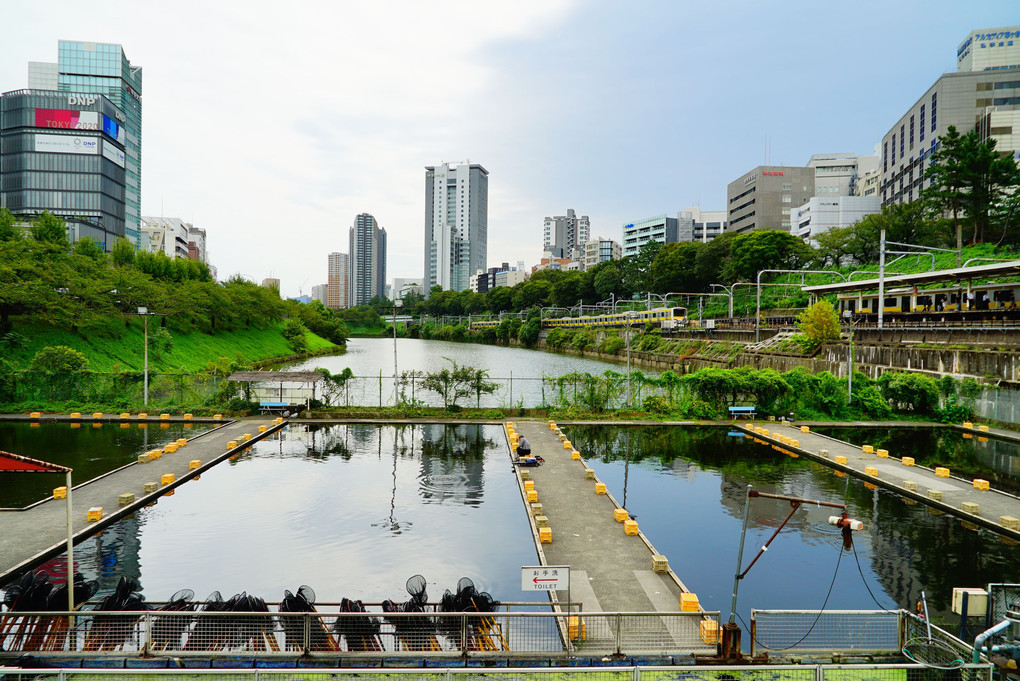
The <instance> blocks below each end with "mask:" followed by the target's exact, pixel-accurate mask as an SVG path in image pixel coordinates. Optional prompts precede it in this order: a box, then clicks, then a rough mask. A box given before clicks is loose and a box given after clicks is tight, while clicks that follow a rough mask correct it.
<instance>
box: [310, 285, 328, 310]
mask: <svg viewBox="0 0 1020 681" xmlns="http://www.w3.org/2000/svg"><path fill="white" fill-rule="evenodd" d="M328 296H329V284H314V285H313V286H312V300H317V301H319V302H320V303H322V304H323V305H325V304H326V303H327V302H328V301H329V298H328Z"/></svg>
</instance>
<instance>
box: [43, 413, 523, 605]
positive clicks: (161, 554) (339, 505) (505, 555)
mask: <svg viewBox="0 0 1020 681" xmlns="http://www.w3.org/2000/svg"><path fill="white" fill-rule="evenodd" d="M64 560H65V559H64V558H63V557H61V558H59V559H55V561H54V562H55V565H54V569H53V572H56V573H59V572H63V570H62V569H60V564H62V563H63V562H64ZM76 560H77V561H79V562H80V564H81V566H82V572H83V573H85V574H86V576H87V577H88V578H90V579H94V578H98V579H100V582H101V586H102V588H103V589H112V588H113V586H114V585H115V584H116V581H117V579H118V578H119V577H120V576H122V575H126V576H129V577H133V578H135V579H137V580H138V581H139V582H140V583H141V586H142V591H143V593H144V595H145V596H146V598H147V599H149V600H165V599H167V598H168V597H169V596H170V595H171V594H172V593H173V592H175V591H177V590H178V589H182V588H190V589H194V591H195V593H196V595H197V597H198V598H205V596H206V595H208V594H209V593H211V592H212V591H214V590H219V591H221V592H222V593H223V594H224V597H225V598H227V597H229V596H231V595H233V594H235V593H238V592H240V591H243V590H246V591H248V592H249V593H252V594H255V595H259V596H261V597H263V598H265V599H266V600H267V601H277V600H279V599H280V597H281V596H282V595H283V590H284V589H290V590H291V591H296V590H297V588H298V587H299V586H300V585H301V584H309V585H311V586H312V588H313V589H314V590H315V591H316V593H317V596H318V600H319V602H338V601H339V600H340V598H341V597H345V596H346V597H351V598H360V599H362V600H364V601H365V602H372V601H374V602H378V601H382V600H384V599H387V598H393V599H394V600H397V601H403V600H406V599H407V597H408V596H407V592H406V591H405V583H406V581H407V579H408V577H410V576H412V575H414V574H416V573H420V574H423V575H424V576H425V577H426V579H427V580H428V594H429V597H430V598H432V599H434V600H438V599H439V598H440V597H441V596H442V594H443V590H444V589H447V588H448V589H450V590H452V591H456V584H457V580H458V579H460V578H461V577H465V576H467V577H470V578H472V579H473V580H474V581H475V584H476V586H477V587H478V588H479V590H486V591H489V592H490V593H492V594H493V596H494V597H496V598H497V599H499V600H526V598H525V596H526V594H523V593H522V592H521V591H520V568H521V566H522V565H534V564H535V562H536V561H537V557H536V555H535V548H534V543H533V541H532V538H531V531H530V528H529V525H528V518H527V514H526V513H525V512H524V509H523V504H522V501H521V497H520V493H519V492H518V490H517V486H516V484H515V479H514V472H513V468H512V465H511V463H510V460H509V457H508V454H507V451H506V444H505V439H504V436H503V432H502V428H500V427H498V426H474V425H472V426H445V425H406V426H372V425H349V426H348V425H323V426H318V425H314V426H305V425H300V424H291V425H290V426H288V428H287V429H286V430H285V431H283V433H282V434H281V435H280V436H274V437H272V438H271V439H267V440H263V441H260V442H258V443H256V444H255V446H254V447H253V448H252V451H251V452H250V453H247V454H244V455H242V456H240V457H239V458H237V459H236V460H231V461H225V462H223V463H222V464H220V465H218V466H216V467H214V468H213V469H211V470H210V471H208V472H206V473H203V474H202V476H201V479H200V480H198V481H194V482H189V483H187V484H185V485H182V486H181V487H179V488H178V489H177V491H176V494H175V495H174V496H172V497H164V498H162V499H160V501H159V503H158V504H157V505H156V506H154V507H147V508H143V509H142V510H140V511H139V512H138V513H137V514H135V516H134V517H132V518H129V519H126V520H123V521H121V522H119V523H116V524H114V525H113V526H111V527H110V528H108V529H107V530H105V531H104V532H103V533H101V534H100V535H98V536H97V537H95V538H93V539H91V540H89V541H88V542H85V543H84V544H83V545H82V547H81V548H80V549H78V550H77V551H76Z"/></svg>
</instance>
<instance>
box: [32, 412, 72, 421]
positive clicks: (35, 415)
mask: <svg viewBox="0 0 1020 681" xmlns="http://www.w3.org/2000/svg"><path fill="white" fill-rule="evenodd" d="M40 416H42V414H40V413H39V412H37V411H33V412H32V418H36V419H37V418H39V417H40ZM71 418H73V419H80V418H81V412H80V411H72V412H71Z"/></svg>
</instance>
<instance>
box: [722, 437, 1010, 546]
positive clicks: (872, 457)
mask: <svg viewBox="0 0 1020 681" xmlns="http://www.w3.org/2000/svg"><path fill="white" fill-rule="evenodd" d="M732 425H733V427H735V428H739V429H740V430H742V431H744V432H745V433H746V434H748V435H750V436H752V437H755V438H757V439H759V440H761V441H763V442H768V443H769V444H772V445H774V446H776V447H777V448H779V449H781V450H783V451H790V452H794V453H796V454H798V455H800V456H804V457H807V458H810V459H813V460H815V461H819V462H821V463H823V464H825V465H826V466H830V467H832V468H835V469H836V470H839V471H843V472H844V473H847V474H849V475H853V476H854V477H857V478H860V479H862V480H864V481H865V482H868V483H871V484H874V485H878V486H880V487H884V488H886V489H888V490H891V491H894V492H896V493H897V494H900V495H902V496H904V497H906V498H908V499H913V500H915V501H918V502H921V503H923V504H926V505H928V506H930V507H932V508H935V509H938V510H940V511H943V512H945V513H949V514H952V515H955V516H957V517H959V518H961V519H963V520H965V521H967V522H970V523H974V524H975V525H980V526H982V527H985V528H987V529H990V530H992V531H994V532H997V533H999V534H1001V535H1004V536H1006V537H1010V538H1012V539H1015V540H1020V520H1017V519H1018V518H1020V497H1016V496H1014V495H1012V494H1008V493H1006V492H1002V491H999V490H995V489H988V490H982V489H978V487H977V485H978V484H980V483H976V482H975V481H974V480H972V479H965V478H960V477H956V476H953V475H952V471H951V470H944V469H943V470H940V469H934V470H933V469H931V468H926V467H924V466H918V465H914V464H913V462H912V460H910V459H909V458H900V457H897V456H896V452H886V453H885V455H884V456H883V455H882V454H883V452H882V450H876V451H873V452H867V451H865V449H866V447H868V446H867V445H866V446H865V447H858V446H856V445H852V444H850V443H847V442H843V441H841V440H837V439H835V438H832V437H827V436H825V435H819V434H818V433H813V432H806V433H805V432H802V431H801V427H800V426H798V425H797V424H790V423H789V422H786V423H779V422H766V421H762V422H758V423H739V424H737V423H734V424H732ZM883 425H885V426H889V425H890V424H883ZM804 427H805V428H809V427H808V426H804ZM965 430H966V431H968V432H972V433H974V435H975V437H978V436H980V437H985V436H987V435H990V434H991V435H992V436H993V437H994V436H996V435H997V434H998V433H996V434H992V433H990V432H989V433H986V432H983V431H977V430H972V429H965ZM1002 432H1003V433H1004V434H1009V432H1010V431H1002ZM1003 439H1010V438H1003ZM873 449H874V448H873ZM940 473H941V475H940ZM947 474H948V477H946V475H947Z"/></svg>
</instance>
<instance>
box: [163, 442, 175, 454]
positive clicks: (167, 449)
mask: <svg viewBox="0 0 1020 681" xmlns="http://www.w3.org/2000/svg"><path fill="white" fill-rule="evenodd" d="M176 451H177V445H176V444H174V443H173V442H171V443H170V444H168V445H166V446H165V447H163V453H164V454H173V453H174V452H176Z"/></svg>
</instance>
